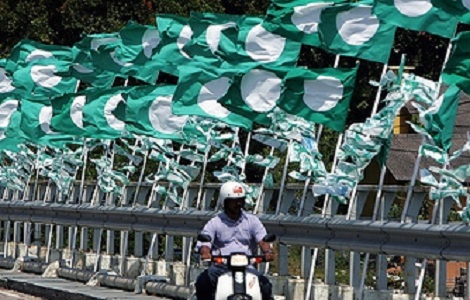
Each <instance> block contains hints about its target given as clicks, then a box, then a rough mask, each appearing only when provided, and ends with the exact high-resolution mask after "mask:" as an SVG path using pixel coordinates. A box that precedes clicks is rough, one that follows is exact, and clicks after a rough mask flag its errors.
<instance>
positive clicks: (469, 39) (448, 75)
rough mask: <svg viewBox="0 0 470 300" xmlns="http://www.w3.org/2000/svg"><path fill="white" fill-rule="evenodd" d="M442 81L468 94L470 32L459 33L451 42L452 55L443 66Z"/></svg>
mask: <svg viewBox="0 0 470 300" xmlns="http://www.w3.org/2000/svg"><path fill="white" fill-rule="evenodd" d="M442 80H443V81H444V82H445V83H446V84H449V85H450V84H455V85H457V86H458V87H460V88H461V89H462V90H463V91H464V92H465V93H466V94H470V32H468V31H464V32H461V33H459V34H458V35H457V37H456V38H455V39H453V40H452V54H451V56H450V58H449V60H448V62H447V63H446V65H445V68H444V72H443V73H442Z"/></svg>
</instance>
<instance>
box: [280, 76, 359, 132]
mask: <svg viewBox="0 0 470 300" xmlns="http://www.w3.org/2000/svg"><path fill="white" fill-rule="evenodd" d="M356 73H357V68H353V69H335V68H326V69H318V70H309V69H303V68H297V69H292V70H291V71H289V73H287V75H286V77H285V79H284V86H285V87H284V92H283V93H282V97H281V99H280V101H279V103H278V106H279V107H280V108H282V109H283V110H285V111H286V112H287V113H290V114H295V115H297V116H300V117H303V118H304V119H306V120H308V121H311V122H314V123H319V124H324V125H325V126H327V127H328V128H331V129H333V130H336V131H344V128H345V124H346V118H347V116H348V111H349V103H350V101H351V98H352V94H353V91H354V86H355V80H356Z"/></svg>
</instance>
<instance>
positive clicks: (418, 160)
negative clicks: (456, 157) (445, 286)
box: [401, 28, 457, 299]
mask: <svg viewBox="0 0 470 300" xmlns="http://www.w3.org/2000/svg"><path fill="white" fill-rule="evenodd" d="M456 32H457V28H456V29H455V31H454V34H453V37H455V35H456ZM451 51H452V39H450V41H449V45H448V46H447V51H446V55H445V58H444V62H443V64H442V68H441V75H440V76H439V81H438V85H437V93H439V92H440V89H441V85H442V73H443V71H444V69H445V66H446V64H447V62H448V61H449V58H450V54H451ZM425 141H426V138H425V137H424V136H423V138H422V139H421V144H420V147H419V148H418V156H417V158H416V161H415V165H414V169H413V174H412V177H411V182H410V185H409V186H408V190H407V194H406V199H405V204H404V208H403V212H402V215H401V223H406V222H407V221H408V220H407V219H406V216H407V213H408V209H409V206H410V202H411V196H412V194H413V188H414V185H415V182H416V178H417V176H418V169H419V166H420V164H421V158H422V155H421V151H420V150H419V149H421V147H422V146H423V145H424V143H425ZM426 263H427V261H426V260H423V262H422V267H425V264H426ZM423 280H424V273H423V270H422V269H421V272H420V276H419V278H418V286H417V290H416V293H415V299H419V297H420V294H421V288H422V285H423Z"/></svg>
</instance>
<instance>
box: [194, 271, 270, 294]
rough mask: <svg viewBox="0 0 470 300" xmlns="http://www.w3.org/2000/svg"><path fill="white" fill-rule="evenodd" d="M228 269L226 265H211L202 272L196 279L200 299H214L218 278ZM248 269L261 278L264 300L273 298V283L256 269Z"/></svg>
mask: <svg viewBox="0 0 470 300" xmlns="http://www.w3.org/2000/svg"><path fill="white" fill-rule="evenodd" d="M227 271H228V269H227V267H226V266H220V265H214V264H213V265H211V266H210V267H209V268H208V269H207V270H205V271H204V272H202V273H201V275H199V277H198V278H197V280H196V297H197V299H198V300H211V299H214V293H215V288H216V286H217V279H218V278H219V276H221V275H222V274H224V273H226V272H227ZM247 271H249V272H252V273H253V274H256V275H257V276H258V279H259V283H260V289H261V294H262V298H263V300H271V299H273V297H272V285H271V282H269V280H268V278H266V277H265V276H264V275H263V274H261V273H260V272H258V270H256V269H252V268H249V269H247Z"/></svg>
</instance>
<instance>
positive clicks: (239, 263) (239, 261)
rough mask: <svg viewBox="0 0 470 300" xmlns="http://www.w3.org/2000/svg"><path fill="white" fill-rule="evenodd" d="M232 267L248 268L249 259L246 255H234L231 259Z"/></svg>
mask: <svg viewBox="0 0 470 300" xmlns="http://www.w3.org/2000/svg"><path fill="white" fill-rule="evenodd" d="M230 265H231V266H233V267H246V266H248V257H247V256H246V255H244V254H234V255H232V256H231V257H230Z"/></svg>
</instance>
